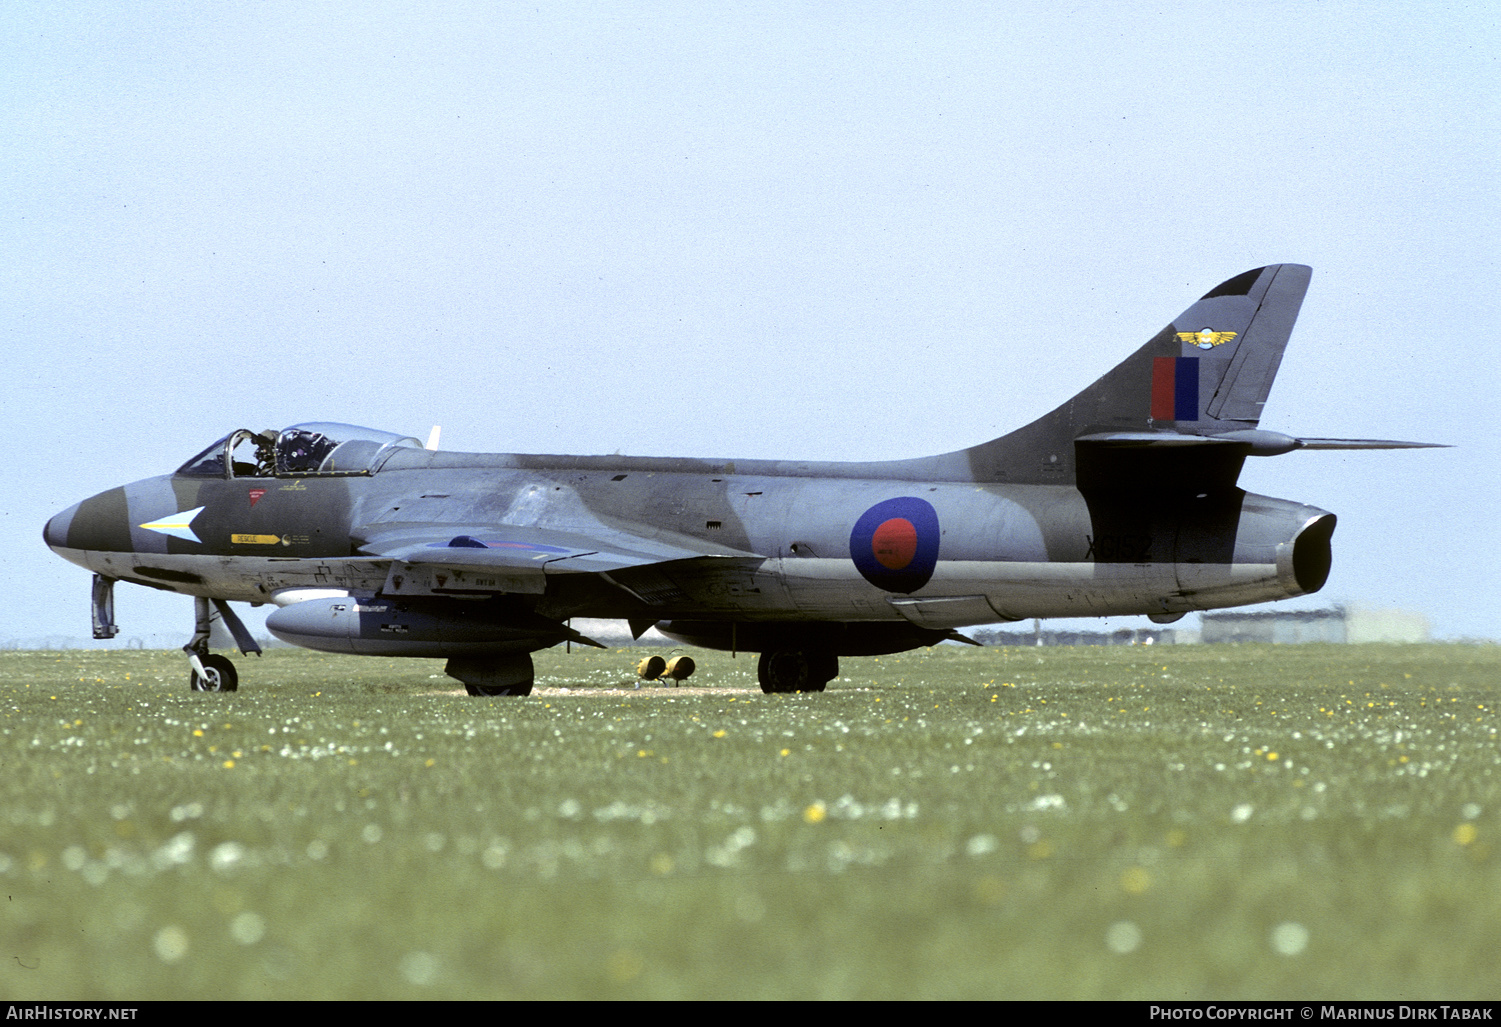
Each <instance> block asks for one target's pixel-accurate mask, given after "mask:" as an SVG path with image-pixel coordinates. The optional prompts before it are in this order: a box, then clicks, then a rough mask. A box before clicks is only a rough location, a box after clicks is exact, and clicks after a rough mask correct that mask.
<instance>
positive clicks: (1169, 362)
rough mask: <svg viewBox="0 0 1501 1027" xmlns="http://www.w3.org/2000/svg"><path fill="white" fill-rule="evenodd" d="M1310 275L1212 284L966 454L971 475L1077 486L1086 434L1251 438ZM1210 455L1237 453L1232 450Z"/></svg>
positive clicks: (1275, 268)
mask: <svg viewBox="0 0 1501 1027" xmlns="http://www.w3.org/2000/svg"><path fill="white" fill-rule="evenodd" d="M1311 274H1312V269H1311V268H1308V267H1305V266H1303V265H1302V264H1273V265H1269V266H1267V267H1259V268H1256V269H1255V270H1252V271H1247V272H1245V273H1244V274H1240V275H1236V276H1235V277H1234V278H1231V279H1229V280H1228V281H1225V282H1221V283H1220V284H1219V285H1217V286H1215V287H1214V288H1213V289H1211V290H1209V292H1207V293H1205V294H1204V296H1203V298H1201V299H1200V300H1199V301H1198V302H1197V303H1195V304H1194V305H1193V306H1191V307H1189V308H1188V309H1187V310H1185V311H1184V312H1183V313H1182V314H1179V315H1178V316H1177V317H1176V318H1174V319H1173V322H1172V323H1171V324H1169V325H1168V326H1167V327H1166V328H1164V329H1163V330H1162V331H1160V332H1158V333H1157V334H1156V335H1155V336H1154V337H1153V338H1152V340H1151V341H1150V342H1148V343H1147V344H1146V345H1145V346H1143V347H1142V348H1141V349H1139V350H1137V351H1136V352H1135V353H1133V354H1131V356H1129V357H1127V358H1126V359H1125V360H1124V361H1122V362H1121V363H1120V364H1119V365H1118V366H1117V367H1116V368H1115V369H1114V370H1112V371H1110V372H1109V373H1108V374H1106V375H1105V376H1104V377H1103V378H1101V379H1099V380H1098V381H1096V382H1095V383H1094V384H1093V385H1091V386H1089V388H1087V389H1085V390H1084V391H1083V392H1081V393H1079V394H1078V395H1077V396H1075V397H1074V398H1073V399H1071V400H1069V401H1068V402H1067V403H1064V404H1063V405H1062V406H1060V407H1059V408H1058V409H1056V410H1054V411H1053V412H1052V413H1050V414H1046V415H1044V416H1043V417H1040V418H1038V419H1037V420H1036V421H1033V422H1032V423H1031V424H1029V425H1027V426H1026V427H1025V428H1021V429H1018V430H1017V431H1014V432H1012V433H1011V434H1009V435H1004V436H1002V437H1001V438H999V439H995V440H993V441H991V442H987V443H984V444H982V445H979V446H975V447H974V448H972V449H968V450H965V451H964V455H965V456H966V457H967V458H968V461H969V466H970V471H971V473H972V474H973V476H974V478H975V479H976V480H979V481H1011V482H1021V483H1036V484H1069V483H1073V482H1075V481H1077V480H1078V472H1079V458H1080V455H1076V452H1075V448H1076V447H1075V443H1076V441H1078V440H1080V439H1082V438H1085V437H1089V438H1090V439H1091V440H1092V441H1094V442H1101V443H1105V444H1110V445H1114V446H1119V445H1133V444H1138V445H1139V444H1150V445H1152V446H1154V447H1158V446H1162V445H1164V444H1169V445H1171V444H1175V443H1181V444H1182V445H1183V447H1184V448H1185V449H1189V448H1191V449H1198V448H1200V447H1198V446H1197V445H1195V443H1198V442H1201V441H1204V442H1207V441H1209V438H1210V437H1213V436H1220V435H1225V434H1228V433H1230V432H1251V431H1253V430H1254V429H1255V428H1256V426H1257V424H1258V422H1259V421H1260V420H1261V408H1262V405H1263V404H1264V403H1265V402H1266V398H1267V394H1268V393H1269V392H1270V391H1271V388H1272V380H1273V379H1274V378H1275V377H1276V375H1277V368H1278V366H1279V365H1280V364H1281V363H1282V351H1283V349H1284V348H1285V347H1286V346H1287V340H1288V336H1289V335H1291V334H1292V329H1293V323H1294V322H1295V321H1296V320H1297V318H1298V310H1299V308H1300V307H1301V306H1302V305H1303V295H1304V293H1306V292H1307V291H1308V280H1309V277H1310V275H1311ZM1081 448H1083V447H1081ZM1209 448H1212V449H1216V450H1218V449H1222V448H1225V449H1237V450H1240V452H1239V453H1238V456H1239V457H1243V456H1244V455H1245V450H1244V449H1241V447H1221V446H1211V447H1209ZM1206 455H1207V454H1206ZM1224 455H1225V456H1230V454H1229V453H1225V454H1224ZM1084 462H1085V464H1086V465H1088V464H1090V463H1091V461H1090V460H1089V459H1088V457H1085V460H1084ZM1220 462H1221V461H1219V460H1215V461H1214V463H1216V464H1218V463H1220ZM1239 469H1240V460H1239V459H1235V460H1234V461H1233V467H1232V466H1230V465H1228V464H1227V465H1226V466H1225V467H1224V472H1225V473H1228V474H1229V475H1230V481H1231V482H1232V483H1233V481H1234V476H1235V474H1236V473H1238V472H1239ZM1087 473H1088V471H1087V470H1086V474H1087ZM1195 477H1196V476H1195Z"/></svg>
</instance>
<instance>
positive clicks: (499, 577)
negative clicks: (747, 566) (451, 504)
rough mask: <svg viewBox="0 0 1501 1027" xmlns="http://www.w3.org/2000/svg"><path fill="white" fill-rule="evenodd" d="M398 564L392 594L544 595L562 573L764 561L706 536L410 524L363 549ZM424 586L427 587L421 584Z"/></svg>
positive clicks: (599, 528)
mask: <svg viewBox="0 0 1501 1027" xmlns="http://www.w3.org/2000/svg"><path fill="white" fill-rule="evenodd" d="M359 552H360V553H362V554H364V555H368V556H377V557H384V558H387V559H389V560H391V562H392V566H391V571H390V576H389V577H388V579H387V588H386V591H387V592H407V593H412V592H413V591H414V588H413V587H412V586H413V585H418V583H419V582H426V583H428V587H427V588H422V589H421V590H422V591H432V592H435V593H454V592H473V591H487V590H488V591H497V590H498V591H505V592H523V593H532V594H541V593H542V592H544V591H546V588H547V578H548V577H552V576H555V575H558V574H608V573H609V572H611V571H618V570H625V569H627V568H632V567H644V566H647V565H650V564H658V563H668V562H671V561H677V560H692V559H699V558H704V557H728V558H742V559H743V558H747V557H748V558H752V559H760V557H759V556H758V555H757V554H755V553H749V552H744V551H742V550H738V549H732V548H730V547H728V546H721V545H716V544H715V543H712V542H705V541H704V540H702V539H696V538H691V537H689V536H684V535H677V534H675V533H664V532H653V531H651V529H648V528H644V527H643V528H642V530H641V531H639V532H637V531H631V530H628V529H626V528H624V527H617V526H611V525H606V524H603V523H596V524H593V525H590V526H589V530H588V531H587V533H585V532H578V531H569V530H563V529H558V528H552V527H541V526H537V525H506V524H496V525H488V526H487V525H462V526H460V525H447V524H445V525H408V526H402V527H399V528H392V529H390V530H386V531H378V532H375V533H373V534H371V535H370V536H369V537H368V538H366V540H365V541H364V543H363V544H362V545H360V547H359ZM418 587H420V585H418Z"/></svg>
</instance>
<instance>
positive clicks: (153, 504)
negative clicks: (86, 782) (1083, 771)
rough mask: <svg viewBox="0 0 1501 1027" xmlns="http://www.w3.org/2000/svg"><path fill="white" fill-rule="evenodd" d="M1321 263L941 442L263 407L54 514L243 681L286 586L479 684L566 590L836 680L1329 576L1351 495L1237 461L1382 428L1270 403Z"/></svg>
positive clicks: (555, 636)
mask: <svg viewBox="0 0 1501 1027" xmlns="http://www.w3.org/2000/svg"><path fill="white" fill-rule="evenodd" d="M1309 274H1310V271H1309V269H1308V268H1306V267H1303V266H1300V265H1297V264H1279V265H1273V266H1270V267H1262V268H1256V269H1255V270H1253V271H1247V272H1245V273H1244V274H1241V275H1236V276H1235V277H1234V278H1231V279H1230V280H1229V281H1227V282H1224V283H1222V284H1220V285H1218V286H1216V287H1215V288H1213V289H1211V290H1210V291H1209V292H1208V293H1207V294H1205V296H1204V297H1203V298H1202V299H1200V300H1199V301H1198V302H1197V303H1195V304H1193V305H1192V306H1190V307H1189V308H1188V309H1187V310H1185V311H1184V312H1183V313H1182V314H1181V315H1180V316H1179V317H1178V318H1176V319H1175V320H1174V321H1173V323H1172V324H1170V325H1168V326H1167V327H1166V328H1164V329H1163V330H1162V331H1161V332H1159V333H1158V334H1157V335H1156V336H1154V337H1153V338H1152V339H1151V341H1149V342H1148V343H1147V344H1146V345H1145V346H1143V347H1142V348H1141V349H1139V350H1137V351H1136V352H1135V353H1134V354H1132V355H1131V356H1129V357H1127V358H1126V359H1125V361H1124V362H1122V363H1121V364H1120V365H1119V366H1118V367H1116V368H1115V369H1114V370H1113V371H1111V372H1110V373H1108V374H1106V375H1105V376H1104V377H1103V378H1101V379H1100V380H1099V381H1097V382H1095V383H1094V384H1093V385H1091V386H1089V388H1087V389H1085V390H1084V391H1083V392H1081V393H1079V394H1078V395H1077V396H1075V397H1074V398H1073V399H1071V400H1069V401H1068V402H1066V403H1064V404H1063V405H1062V406H1060V407H1059V408H1058V409H1056V410H1054V411H1053V412H1052V413H1050V414H1047V415H1046V416H1044V417H1041V418H1038V419H1037V420H1036V421H1033V422H1032V423H1031V424H1029V425H1027V426H1026V427H1024V428H1021V429H1019V430H1017V431H1014V432H1012V433H1011V434H1009V435H1005V436H1002V437H1001V438H998V439H995V440H993V441H990V442H986V443H984V444H982V445H979V446H974V447H972V448H970V449H962V450H958V451H955V452H952V453H945V454H942V455H940V456H932V457H924V458H918V459H907V460H894V461H888V462H877V463H803V462H795V461H770V460H698V459H657V458H646V457H619V456H612V457H602V456H521V455H512V454H497V455H492V454H481V453H448V452H437V451H434V450H432V449H428V448H424V447H423V445H422V444H421V443H420V442H419V441H418V440H416V439H413V438H403V437H401V436H398V435H393V434H388V433H385V432H379V431H371V430H369V429H365V428H355V427H351V426H349V425H343V424H322V423H312V424H298V425H294V426H293V427H291V428H287V429H285V430H284V431H260V432H257V431H251V430H249V429H241V430H239V431H234V432H231V433H230V434H229V435H227V436H225V437H224V438H222V439H220V440H219V441H218V442H215V443H214V444H213V445H211V446H209V447H208V448H207V449H205V450H203V452H201V453H199V454H198V455H197V456H194V457H193V458H192V459H190V460H188V461H187V462H186V463H185V464H183V465H182V466H181V467H179V468H178V469H177V470H176V471H174V472H173V473H171V474H166V475H161V476H159V477H155V478H146V479H144V480H142V481H138V482H135V483H134V484H130V485H125V486H122V487H120V488H115V489H111V490H109V491H108V492H103V493H100V494H99V495H97V496H95V497H93V498H92V499H87V500H84V501H83V502H82V503H79V504H78V505H77V506H74V507H71V508H70V509H68V510H65V511H63V512H62V513H60V514H58V515H57V516H56V517H54V518H52V520H51V521H49V522H48V524H47V526H46V530H45V538H46V541H47V544H48V545H49V546H51V547H52V548H53V549H54V550H55V551H56V552H57V553H58V554H59V555H61V556H63V557H64V558H66V559H68V560H71V561H72V562H74V563H77V564H79V565H81V566H83V567H87V568H89V569H90V570H92V571H93V572H94V575H95V577H94V598H93V612H94V625H95V636H96V637H109V636H112V635H113V634H114V633H115V630H116V629H115V626H114V623H113V621H114V615H113V586H114V584H115V582H117V581H128V582H132V583H134V584H138V585H147V586H149V587H151V588H158V589H165V590H168V591H173V592H181V593H183V594H185V595H190V596H194V597H195V608H196V613H197V618H196V621H197V623H196V631H195V633H194V635H193V638H192V641H190V642H189V643H188V645H187V646H186V647H185V648H186V650H187V652H188V654H189V662H190V663H191V666H192V672H191V677H190V681H191V684H192V687H193V688H195V689H200V690H206V691H216V690H217V691H232V690H234V688H235V687H236V674H235V670H234V667H233V665H232V664H231V663H230V662H229V661H228V660H227V659H225V658H224V657H222V656H217V655H211V654H210V653H209V651H208V638H209V627H210V623H211V618H212V617H213V616H214V614H215V611H216V610H217V612H218V614H219V615H220V616H221V617H222V619H223V621H224V623H225V624H226V625H227V626H228V628H229V629H230V630H231V632H232V633H233V634H234V636H235V640H236V643H237V644H238V646H239V648H240V649H241V651H258V649H257V647H256V645H255V643H254V641H253V640H252V639H251V638H250V635H249V633H248V632H247V631H246V630H245V628H244V626H243V625H242V624H241V623H240V621H239V619H238V618H237V617H236V615H235V614H234V612H233V611H232V610H231V608H230V606H229V605H228V604H229V603H230V602H248V603H255V604H259V603H274V604H276V605H277V607H278V609H277V610H275V611H274V612H272V613H271V614H270V616H269V617H268V618H267V619H266V626H267V628H269V629H270V630H271V632H272V633H273V634H275V635H276V636H277V637H278V638H281V639H283V640H285V641H287V642H290V643H293V644H295V645H300V646H306V647H308V648H311V649H321V650H325V651H328V652H339V653H363V654H368V655H373V656H421V657H440V658H445V659H446V660H447V661H448V662H447V667H446V669H447V672H448V673H449V674H450V675H452V676H453V677H455V678H457V679H458V680H460V681H462V682H463V683H464V684H465V685H466V686H467V688H468V690H469V692H470V694H472V695H483V696H492V695H526V694H528V693H529V692H530V691H531V688H532V679H533V671H532V657H531V654H532V653H533V652H534V651H536V650H539V649H545V648H548V647H550V646H553V645H556V644H558V643H559V642H564V641H573V642H578V643H583V644H597V643H591V641H590V640H589V639H587V638H585V637H583V636H582V635H580V634H579V633H577V632H575V631H574V630H572V628H571V627H570V626H569V621H570V619H571V618H575V617H591V618H617V619H623V620H626V621H628V622H629V623H630V625H631V628H632V630H633V631H634V632H635V634H636V635H637V637H639V636H640V634H641V633H642V632H644V631H645V630H646V629H647V628H648V627H650V626H652V625H655V626H656V627H658V628H659V629H660V630H661V631H662V632H663V633H664V634H666V635H668V636H669V637H671V638H674V639H677V640H680V641H682V642H684V643H688V644H692V645H698V646H707V647H709V648H715V649H739V650H746V651H750V652H758V653H760V654H761V656H760V665H759V672H760V681H761V687H762V688H763V689H764V690H765V691H767V692H794V691H815V692H816V691H821V690H822V689H823V688H824V685H825V684H826V683H827V682H828V681H830V680H831V679H832V678H834V676H835V675H836V674H837V673H838V668H839V663H838V661H839V657H841V656H866V655H877V654H882V653H893V652H900V651H903V650H907V649H912V648H915V647H917V646H925V645H934V644H935V643H938V642H941V641H943V640H945V639H959V640H965V641H967V639H964V638H963V636H962V635H960V634H958V632H957V629H958V628H962V627H964V626H966V625H973V624H987V623H994V622H998V621H1012V620H1018V619H1022V618H1034V617H1079V616H1104V615H1120V614H1145V615H1147V616H1148V617H1150V618H1151V619H1152V620H1154V621H1157V622H1158V623H1168V622H1171V621H1174V620H1176V619H1178V618H1179V617H1181V616H1183V614H1184V613H1186V612H1187V611H1189V610H1208V609H1214V608H1218V607H1226V606H1240V605H1244V604H1248V603H1260V602H1265V601H1267V600H1272V599H1282V598H1286V597H1288V596H1298V595H1305V594H1307V593H1311V592H1317V591H1318V590H1319V589H1320V588H1321V587H1322V586H1323V584H1324V581H1325V579H1326V578H1327V577H1328V575H1329V565H1330V546H1329V539H1330V536H1331V534H1332V533H1333V531H1334V521H1335V519H1334V515H1333V514H1331V513H1327V512H1325V511H1323V510H1319V509H1316V508H1314V507H1311V506H1305V505H1303V504H1301V503H1295V502H1290V501H1288V500H1283V499H1271V498H1268V497H1266V496H1258V495H1252V494H1249V493H1247V492H1245V491H1243V490H1241V489H1239V488H1237V487H1236V478H1237V476H1238V475H1239V473H1240V469H1241V464H1242V463H1243V462H1244V461H1245V459H1246V457H1248V456H1275V455H1278V454H1282V453H1287V452H1290V451H1292V450H1295V449H1386V448H1400V447H1407V446H1415V445H1421V444H1419V443H1403V442H1385V441H1378V440H1346V439H1300V438H1293V437H1290V436H1287V435H1282V434H1278V433H1276V432H1271V431H1263V430H1261V429H1259V428H1258V427H1257V424H1258V422H1259V421H1260V418H1261V411H1262V404H1263V403H1264V402H1265V401H1266V398H1267V393H1268V391H1269V390H1270V389H1271V385H1272V379H1273V377H1274V376H1275V375H1276V373H1277V367H1278V364H1279V363H1280V362H1281V359H1282V351H1283V347H1284V346H1286V344H1287V340H1288V335H1289V333H1291V331H1292V327H1293V322H1294V320H1295V319H1296V318H1297V315H1298V309H1299V307H1300V306H1301V304H1302V302H1303V294H1304V292H1305V291H1306V290H1307V288H1308V280H1309Z"/></svg>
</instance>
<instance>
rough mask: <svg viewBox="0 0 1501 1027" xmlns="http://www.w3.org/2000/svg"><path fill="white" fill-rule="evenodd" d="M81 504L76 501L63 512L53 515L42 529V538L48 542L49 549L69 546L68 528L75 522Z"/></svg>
mask: <svg viewBox="0 0 1501 1027" xmlns="http://www.w3.org/2000/svg"><path fill="white" fill-rule="evenodd" d="M79 505H80V504H78V503H74V504H73V505H72V506H70V507H68V508H67V509H66V510H64V511H63V512H62V513H60V514H58V515H57V516H56V517H53V518H52V519H51V520H49V521H48V522H47V526H46V527H44V528H43V529H42V540H43V541H44V542H46V543H47V547H48V548H49V549H66V548H67V546H68V528H69V527H70V526H71V525H72V524H73V515H74V514H76V513H78V507H79Z"/></svg>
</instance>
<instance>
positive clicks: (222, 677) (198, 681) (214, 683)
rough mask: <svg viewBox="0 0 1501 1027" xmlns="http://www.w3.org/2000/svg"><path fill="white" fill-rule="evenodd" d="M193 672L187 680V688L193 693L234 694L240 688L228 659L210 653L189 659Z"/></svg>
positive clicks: (238, 676)
mask: <svg viewBox="0 0 1501 1027" xmlns="http://www.w3.org/2000/svg"><path fill="white" fill-rule="evenodd" d="M189 662H190V663H192V664H193V665H194V666H193V672H192V674H191V675H190V676H189V678H188V687H189V688H191V689H192V690H193V691H195V692H234V691H237V690H238V689H239V687H240V675H239V674H238V673H237V672H236V671H235V665H234V664H233V663H231V662H229V659H228V657H224V656H219V655H218V654H216V653H210V654H209V655H207V656H199V655H197V654H196V653H195V654H194V655H193V656H192V657H191V658H190V659H189Z"/></svg>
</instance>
